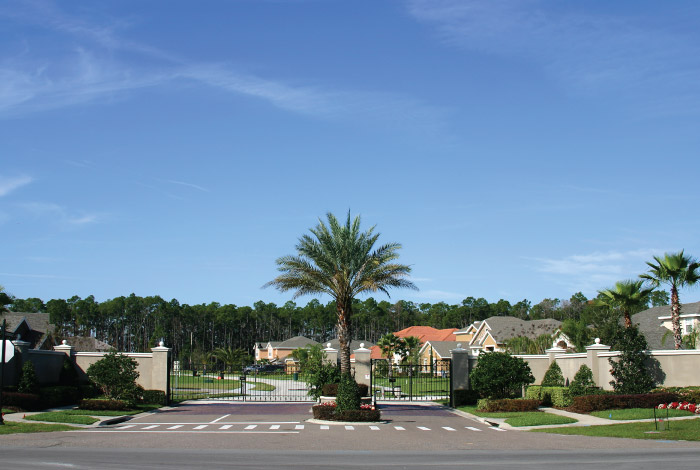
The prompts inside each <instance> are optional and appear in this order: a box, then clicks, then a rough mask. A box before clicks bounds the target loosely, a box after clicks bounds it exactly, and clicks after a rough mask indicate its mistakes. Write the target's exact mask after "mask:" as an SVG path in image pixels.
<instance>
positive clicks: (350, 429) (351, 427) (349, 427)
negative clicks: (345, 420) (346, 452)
mask: <svg viewBox="0 0 700 470" xmlns="http://www.w3.org/2000/svg"><path fill="white" fill-rule="evenodd" d="M345 430H346V431H354V430H355V426H345Z"/></svg>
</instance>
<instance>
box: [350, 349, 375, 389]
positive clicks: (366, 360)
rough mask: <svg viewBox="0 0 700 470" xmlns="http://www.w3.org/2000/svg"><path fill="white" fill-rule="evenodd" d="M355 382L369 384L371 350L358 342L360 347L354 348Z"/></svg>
mask: <svg viewBox="0 0 700 470" xmlns="http://www.w3.org/2000/svg"><path fill="white" fill-rule="evenodd" d="M354 353H355V382H357V383H358V384H366V385H367V386H368V387H369V386H370V383H369V382H370V368H371V365H370V354H371V353H372V351H370V350H369V349H367V348H365V343H360V349H355V351H354Z"/></svg>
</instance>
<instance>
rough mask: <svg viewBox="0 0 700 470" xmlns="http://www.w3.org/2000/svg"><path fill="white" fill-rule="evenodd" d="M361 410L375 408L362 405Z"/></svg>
mask: <svg viewBox="0 0 700 470" xmlns="http://www.w3.org/2000/svg"><path fill="white" fill-rule="evenodd" d="M360 409H361V410H373V409H374V406H372V405H360Z"/></svg>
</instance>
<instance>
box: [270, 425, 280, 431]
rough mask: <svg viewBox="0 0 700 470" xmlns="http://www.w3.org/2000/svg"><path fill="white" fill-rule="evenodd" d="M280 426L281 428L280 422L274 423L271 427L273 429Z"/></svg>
mask: <svg viewBox="0 0 700 470" xmlns="http://www.w3.org/2000/svg"><path fill="white" fill-rule="evenodd" d="M279 428H280V425H279V424H273V425H272V426H270V429H271V430H274V429H279Z"/></svg>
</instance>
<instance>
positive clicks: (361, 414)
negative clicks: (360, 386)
mask: <svg viewBox="0 0 700 470" xmlns="http://www.w3.org/2000/svg"><path fill="white" fill-rule="evenodd" d="M311 409H312V410H313V414H314V419H322V420H325V421H349V422H368V421H379V420H380V419H381V412H380V411H379V410H345V411H336V409H335V407H334V406H328V405H314V406H313V407H312V408H311Z"/></svg>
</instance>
